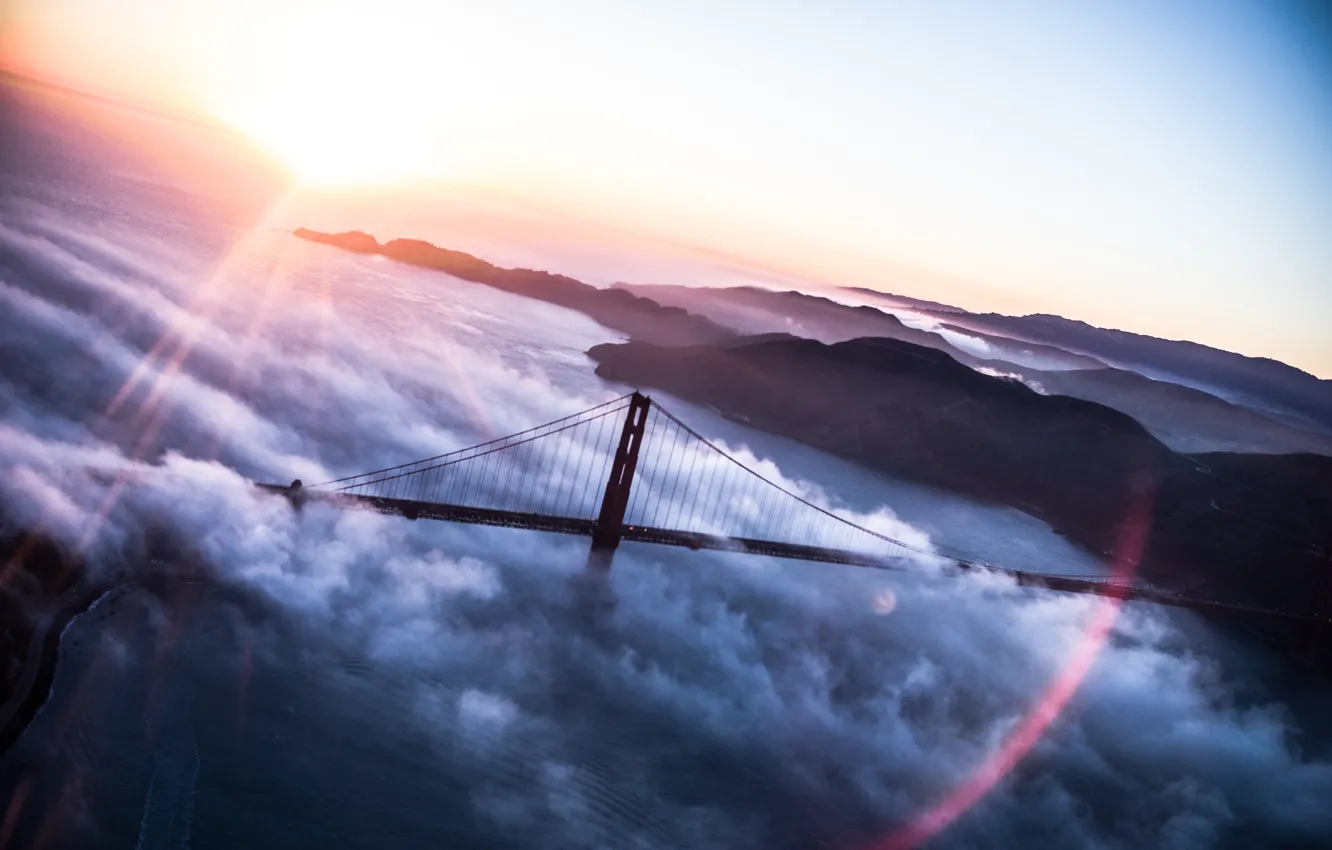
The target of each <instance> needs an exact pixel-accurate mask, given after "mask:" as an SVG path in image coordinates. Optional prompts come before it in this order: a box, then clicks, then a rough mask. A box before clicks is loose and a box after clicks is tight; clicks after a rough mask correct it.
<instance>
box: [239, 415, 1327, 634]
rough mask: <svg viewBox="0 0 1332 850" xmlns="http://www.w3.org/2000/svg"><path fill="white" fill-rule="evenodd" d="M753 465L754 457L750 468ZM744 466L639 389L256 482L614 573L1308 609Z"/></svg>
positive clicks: (300, 500)
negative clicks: (963, 584) (451, 526)
mask: <svg viewBox="0 0 1332 850" xmlns="http://www.w3.org/2000/svg"><path fill="white" fill-rule="evenodd" d="M754 465H756V466H757V465H760V464H757V463H756V464H754ZM777 477H778V476H777V475H776V474H772V475H768V476H765V475H764V474H763V473H762V472H760V471H758V470H756V469H755V468H753V466H747V465H746V464H745V463H743V462H741V461H740V460H739V459H737V458H736V457H734V456H732V455H731V454H729V453H728V452H727V451H725V450H724V449H723V448H721V447H720V446H718V445H716V444H715V443H713V442H712V441H710V440H708V439H707V438H705V437H703V436H702V435H701V434H699V433H698V432H697V431H695V430H694V429H692V428H690V427H689V426H688V425H686V424H685V423H684V422H682V421H681V420H680V419H679V418H677V417H676V416H675V415H674V414H672V413H671V412H670V411H668V410H666V409H665V408H664V407H662V406H661V405H659V404H655V403H653V401H652V400H651V399H650V398H649V397H648V396H645V395H643V394H641V393H638V392H634V393H630V394H629V395H625V396H622V397H620V398H617V399H614V400H612V401H608V402H605V403H603V404H599V405H597V406H595V407H592V408H589V409H587V410H584V411H581V412H579V413H574V414H571V415H569V416H565V417H562V418H560V419H556V420H554V421H553V422H547V423H546V424H544V425H539V426H537V427H535V428H530V429H528V430H526V431H521V432H519V433H516V434H511V435H509V436H507V437H501V438H498V439H495V440H491V441H489V442H485V443H481V444H479V445H475V446H469V447H467V448H463V449H458V450H456V451H452V452H448V453H446V454H441V455H436V456H434V457H428V458H423V459H421V460H416V461H411V462H409V463H403V464H399V465H397V466H391V467H386V468H384V469H376V470H373V471H371V472H363V473H360V474H358V475H351V476H348V477H345V478H340V479H337V480H334V481H328V482H324V483H322V484H318V485H313V486H303V485H302V483H301V482H300V481H293V482H292V483H291V484H286V485H283V484H260V485H259V486H260V487H262V488H265V489H267V490H271V491H274V492H278V493H281V494H283V495H285V496H286V497H287V498H289V499H291V500H292V502H293V503H294V504H297V505H298V506H299V505H303V504H306V503H308V502H310V501H320V502H326V503H331V504H334V505H339V506H345V507H359V508H366V509H370V510H374V511H378V512H381V513H385V514H394V515H398V516H402V517H406V518H408V519H413V520H417V519H433V520H445V521H449V522H462V523H472V524H478V525H491V526H503V527H507V528H515V529H531V530H535V531H545V532H556V533H561V534H575V535H582V536H585V537H588V538H591V548H590V553H589V559H588V565H589V568H590V569H594V570H609V569H610V566H611V562H612V559H613V557H614V553H615V550H616V549H617V547H618V546H619V545H620V543H621V541H624V540H630V541H637V542H642V543H655V544H659V545H665V546H679V547H684V548H688V549H693V550H701V549H712V550H721V551H728V552H742V553H750V554H756V555H766V556H769V557H777V558H791V559H796V560H801V561H814V562H823V563H832V564H847V565H851V566H858V567H871V568H876V569H899V570H910V569H917V570H919V569H921V568H922V567H928V566H930V565H934V566H936V567H938V568H941V569H942V570H944V571H948V570H953V571H955V572H964V571H989V572H993V573H1002V574H1005V575H1008V576H1010V577H1012V578H1013V579H1014V580H1015V581H1016V583H1017V584H1019V585H1022V586H1028V587H1040V588H1047V589H1050V590H1058V591H1066V592H1072V593H1087V594H1095V595H1098V596H1107V597H1113V598H1118V599H1124V600H1140V601H1145V602H1153V603H1157V604H1162V605H1173V606H1180V607H1186V608H1194V609H1215V610H1220V611H1230V612H1237V613H1248V614H1258V615H1264V616H1271V617H1279V618H1287V619H1294V620H1319V619H1323V618H1319V617H1314V616H1312V615H1310V614H1306V613H1300V612H1287V611H1277V610H1270V609H1263V608H1255V607H1250V606H1246V605H1242V604H1237V603H1233V602H1228V601H1224V600H1216V599H1207V598H1202V597H1198V596H1190V595H1188V594H1185V593H1179V592H1172V591H1170V590H1163V589H1160V588H1154V587H1152V586H1149V585H1147V584H1145V583H1143V582H1140V581H1133V582H1120V581H1113V580H1109V579H1103V578H1097V577H1090V576H1086V575H1052V574H1049V573H1044V572H1039V571H1035V570H1026V569H1017V568H1013V567H1010V566H1002V565H998V564H992V563H987V562H983V561H978V560H975V559H971V558H967V557H954V556H950V555H947V554H944V553H941V552H939V551H931V550H926V549H922V548H919V547H916V546H913V545H911V544H909V543H906V542H903V541H900V540H897V539H894V538H893V537H891V536H889V535H887V534H885V533H882V532H879V531H875V530H874V529H872V528H869V527H866V526H865V525H862V524H858V523H857V522H855V521H853V520H852V519H851V518H849V517H848V516H845V515H843V513H842V512H838V511H836V510H833V509H831V508H829V507H827V506H824V505H820V504H817V503H816V502H814V501H813V500H812V499H811V498H810V497H807V496H805V495H801V494H800V493H798V492H796V490H797V489H798V488H796V487H794V486H790V485H783V484H782V483H779V482H778V481H776V480H774V479H775V478H777Z"/></svg>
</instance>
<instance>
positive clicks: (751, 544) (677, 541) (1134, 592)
mask: <svg viewBox="0 0 1332 850" xmlns="http://www.w3.org/2000/svg"><path fill="white" fill-rule="evenodd" d="M258 486H259V487H261V488H262V489H265V490H269V491H272V492H274V493H278V494H280V495H283V496H286V497H287V498H289V499H291V500H293V501H294V502H296V503H297V504H298V505H299V504H304V503H305V502H309V501H319V502H324V503H328V504H333V505H339V506H343V507H355V508H365V509H368V510H373V511H377V512H379V513H384V514H393V515H396V516H402V517H406V518H408V519H434V520H443V521H447V522H462V523H469V524H472V525H492V526H502V527H505V528H523V529H529V530H532V531H548V532H554V533H557V534H574V535H579V536H583V537H592V536H593V534H594V533H595V532H596V521H595V520H590V519H580V518H577V517H558V516H547V515H544V514H533V513H522V512H519V511H506V510H495V509H492V508H478V507H470V506H467V505H449V504H440V503H436V502H423V501H416V500H412V499H392V498H387V497H382V496H360V495H350V494H345V493H330V492H321V491H317V490H292V489H291V488H290V487H287V486H285V485H281V484H259V485H258ZM621 538H622V539H624V540H632V541H635V542H639V543H655V544H658V545H662V546H679V547H682V548H686V549H693V550H699V549H711V550H716V551H723V552H738V553H743V554H750V555H767V556H769V557H773V558H789V559H792V560H797V561H814V562H820V563H829V564H845V565H848V566H855V567H869V568H873V569H888V570H905V569H910V567H909V564H908V562H907V561H906V560H905V559H903V558H900V557H875V556H872V555H866V554H864V553H859V552H852V551H848V550H844V549H829V548H824V547H819V546H803V545H800V544H796V543H782V542H778V541H774V540H756V539H752V538H746V537H718V536H715V535H709V534H700V533H697V532H690V531H675V530H672V529H666V528H650V527H646V526H639V525H625V526H622V527H621ZM948 564H949V567H950V568H955V569H957V570H959V571H963V572H967V571H970V572H991V573H1001V574H1003V575H1008V576H1011V577H1012V578H1013V579H1014V581H1016V582H1017V584H1019V585H1021V586H1023V587H1036V588H1043V589H1046V590H1057V591H1063V592H1066V593H1082V594H1091V595H1095V596H1105V597H1110V598H1114V599H1123V600H1127V601H1141V602H1151V603H1155V604H1157V605H1171V606H1174V607H1179V608H1192V609H1195V610H1214V611H1224V612H1230V613H1243V614H1253V615H1259V616H1264V617H1274V618H1278V619H1290V620H1308V619H1312V618H1310V617H1307V616H1304V615H1299V614H1292V613H1287V612H1285V611H1270V610H1267V609H1263V608H1253V607H1250V606H1247V605H1239V604H1235V603H1229V602H1221V601H1217V600H1210V599H1196V598H1193V597H1187V596H1180V595H1176V594H1172V593H1167V592H1164V591H1159V590H1152V589H1150V588H1141V587H1128V586H1125V585H1122V584H1114V583H1112V582H1108V581H1104V580H1099V579H1095V578H1077V577H1072V576H1051V575H1046V574H1044V573H1039V572H1034V571H1026V570H1013V569H1003V568H997V567H993V566H990V565H987V564H977V563H970V562H967V561H951V560H950V561H949V562H948Z"/></svg>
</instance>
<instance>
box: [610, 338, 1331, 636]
mask: <svg viewBox="0 0 1332 850" xmlns="http://www.w3.org/2000/svg"><path fill="white" fill-rule="evenodd" d="M589 354H590V355H591V356H592V358H593V359H595V360H596V361H597V362H598V367H597V373H598V374H599V375H601V376H602V377H604V378H607V379H609V380H615V381H620V382H624V383H628V384H633V385H638V386H652V387H659V388H661V389H664V390H667V391H669V392H671V393H674V394H676V395H679V396H681V397H684V398H688V399H692V400H695V401H698V402H701V403H705V404H709V405H712V406H713V407H715V408H717V409H718V410H720V411H721V412H722V413H724V414H727V415H731V416H735V417H743V419H744V420H746V421H748V422H749V423H751V424H753V425H755V426H756V427H759V428H763V429H765V430H768V431H772V432H774V433H778V434H783V435H785V436H788V437H792V438H794V439H797V440H799V441H801V442H804V443H807V444H809V445H812V446H816V447H818V448H820V449H823V450H826V451H828V452H830V453H832V454H836V455H840V456H842V457H846V458H848V459H851V460H854V461H857V462H859V463H861V464H863V465H865V466H867V467H870V468H872V469H877V470H881V471H883V472H887V473H890V474H893V475H898V476H903V477H908V478H911V479H914V480H917V481H921V482H925V483H928V484H932V485H935V486H939V487H944V488H947V489H950V490H954V491H956V492H959V493H963V494H965V495H968V496H971V497H974V498H978V499H982V500H986V501H990V502H997V503H1002V504H1006V505H1012V506H1014V507H1018V508H1020V509H1022V510H1025V511H1027V512H1029V513H1032V514H1033V515H1036V516H1039V517H1041V518H1042V519H1044V520H1046V521H1047V522H1048V523H1049V524H1050V525H1051V526H1052V527H1053V528H1054V529H1055V530H1057V531H1058V532H1059V533H1061V534H1063V535H1064V536H1066V537H1068V538H1069V539H1070V540H1072V541H1074V542H1076V543H1078V544H1080V545H1082V546H1083V547H1085V548H1087V549H1088V550H1090V551H1092V552H1097V553H1104V552H1108V551H1110V550H1111V549H1113V548H1114V547H1115V545H1116V541H1117V540H1118V539H1119V538H1120V533H1121V528H1122V526H1123V524H1124V522H1125V519H1126V518H1127V517H1132V516H1135V515H1140V516H1144V517H1146V518H1148V520H1149V522H1150V533H1149V535H1148V539H1147V549H1146V553H1145V556H1144V560H1143V564H1142V574H1143V575H1144V576H1146V577H1148V578H1151V579H1153V580H1155V581H1158V582H1162V583H1164V584H1168V585H1173V586H1177V587H1185V586H1187V587H1191V588H1194V591H1193V592H1199V593H1203V594H1205V595H1207V596H1209V597H1211V598H1217V599H1225V600H1227V601H1234V602H1241V603H1246V604H1254V605H1264V606H1272V607H1277V608H1291V609H1301V610H1302V609H1304V608H1307V606H1309V605H1310V604H1312V599H1311V594H1312V593H1313V592H1314V591H1315V590H1316V589H1318V588H1322V587H1324V586H1325V585H1327V583H1328V575H1327V573H1328V566H1327V562H1326V560H1325V559H1324V558H1325V554H1324V553H1325V552H1326V550H1327V548H1328V547H1329V545H1332V458H1325V457H1320V456H1317V455H1275V456H1274V455H1233V454H1208V455H1184V454H1178V453H1176V452H1173V451H1171V450H1170V449H1169V448H1167V447H1166V446H1165V445H1164V444H1162V443H1161V442H1160V441H1159V440H1157V439H1156V438H1155V437H1153V436H1152V435H1151V434H1150V433H1148V432H1147V430H1146V429H1144V428H1143V427H1142V426H1141V425H1140V424H1139V423H1138V422H1137V421H1136V420H1134V419H1133V418H1131V417H1129V416H1128V415H1126V414H1123V413H1120V412H1118V411H1116V410H1113V409H1111V408H1108V407H1105V406H1103V405H1100V404H1096V403H1094V402H1089V401H1085V400H1082V399H1075V398H1070V397H1067V396H1044V395H1040V394H1038V393H1036V392H1033V391H1032V390H1030V389H1028V388H1027V387H1026V386H1024V385H1023V384H1021V383H1019V382H1017V381H1012V380H1006V379H1002V378H992V377H989V376H987V375H982V374H980V373H978V372H976V371H975V370H973V369H970V368H968V367H966V366H964V365H962V364H960V363H958V362H957V361H955V360H953V359H952V358H950V357H948V356H947V355H945V354H942V353H940V352H937V351H933V350H930V349H923V348H920V347H919V346H914V345H911V344H909V343H903V342H899V341H896V340H878V339H858V340H851V341H848V342H842V343H837V344H834V345H825V344H823V343H819V342H813V341H810V340H772V341H768V342H762V343H758V344H753V345H731V346H727V347H715V346H697V347H691V348H685V349H671V350H667V349H662V348H659V347H656V346H652V345H647V344H643V343H633V342H631V343H628V344H624V345H599V346H596V347H594V348H593V349H592V350H591V351H590V352H589ZM1012 566H1016V567H1020V566H1022V565H1020V564H1014V565H1012Z"/></svg>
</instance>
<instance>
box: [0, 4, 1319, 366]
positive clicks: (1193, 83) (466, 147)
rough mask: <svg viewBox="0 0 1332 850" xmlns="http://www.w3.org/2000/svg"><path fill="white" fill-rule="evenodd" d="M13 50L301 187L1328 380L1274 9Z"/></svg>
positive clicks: (859, 18)
mask: <svg viewBox="0 0 1332 850" xmlns="http://www.w3.org/2000/svg"><path fill="white" fill-rule="evenodd" d="M5 15H6V17H5V19H4V30H5V32H4V39H5V47H6V50H5V53H6V54H7V55H10V56H11V57H13V59H12V60H11V61H12V62H13V64H15V65H16V66H19V67H22V68H25V69H27V70H29V71H31V72H34V73H37V74H39V75H43V76H47V77H52V78H56V79H59V80H61V81H64V82H66V83H71V84H74V85H80V86H82V87H95V88H99V89H101V90H103V91H106V92H109V93H113V94H119V95H125V96H130V97H136V98H140V99H145V100H151V101H157V102H163V103H168V104H170V105H172V106H176V107H182V108H186V109H192V110H195V111H199V112H204V113H207V114H209V115H212V116H214V117H216V118H219V119H220V120H223V121H226V122H228V123H230V124H233V125H235V126H237V127H238V128H240V129H242V130H244V131H245V132H247V133H249V134H251V135H253V136H254V137H255V138H256V139H258V140H259V141H260V142H262V143H264V144H265V145H267V146H268V147H269V148H270V149H271V150H272V151H273V152H274V154H275V155H277V156H278V157H279V158H281V159H283V161H285V162H287V163H288V165H289V166H290V167H291V168H292V169H293V171H295V172H297V173H299V174H302V175H303V176H304V177H305V178H307V179H311V180H317V181H318V180H322V181H336V180H346V181H347V182H348V183H349V184H351V183H355V182H356V181H358V180H359V181H370V180H387V179H405V178H411V177H429V178H432V179H441V180H446V181H454V182H460V183H467V184H476V185H485V186H491V187H494V188H497V189H500V190H503V191H505V192H509V193H511V194H516V195H519V196H522V197H525V198H528V199H530V200H532V201H533V202H534V203H540V204H542V205H544V206H546V207H549V208H553V209H557V210H559V211H562V212H567V213H570V214H573V215H577V216H582V217H586V218H589V219H592V220H594V221H601V222H607V223H613V224H616V225H619V226H622V227H625V228H628V229H631V230H634V231H637V232H640V233H644V234H648V235H652V236H656V237H661V238H665V239H669V240H672V241H675V242H678V243H683V244H687V245H691V246H698V247H703V248H708V249H716V250H721V251H726V252H728V253H731V254H735V255H739V256H743V257H747V258H751V259H753V260H755V261H757V262H762V263H765V264H769V265H771V266H774V267H778V268H781V269H784V270H786V271H789V272H791V273H794V274H799V275H802V276H805V277H807V278H810V279H811V280H815V281H820V282H825V283H845V284H850V285H862V286H872V287H875V288H879V289H884V290H887V291H897V292H902V293H904V294H909V295H916V296H921V297H927V298H933V299H936V300H942V301H950V302H954V303H959V304H961V305H962V306H966V307H970V308H973V309H980V310H997V311H1001V312H1010V313H1026V312H1057V313H1061V314H1064V315H1068V316H1071V317H1076V318H1082V319H1086V320H1088V321H1091V322H1093V323H1096V324H1102V325H1111V326H1117V327H1123V328H1126V329H1132V330H1138V331H1142V332H1146V333H1152V334H1156V335H1161V336H1167V337H1175V338H1180V337H1185V338H1192V339H1196V340H1199V341H1201V342H1206V343H1209V344H1213V345H1218V346H1221V347H1225V348H1231V349H1233V350H1238V351H1242V352H1244V353H1249V354H1259V355H1268V356H1273V357H1277V358H1280V359H1283V360H1286V361H1288V362H1291V363H1294V364H1296V365H1299V366H1302V367H1303V368H1306V369H1309V370H1311V371H1314V372H1315V373H1318V374H1320V375H1323V376H1332V342H1329V340H1332V334H1329V333H1328V332H1327V330H1326V323H1327V318H1328V317H1330V316H1332V238H1329V234H1332V24H1330V23H1329V12H1328V11H1327V8H1326V6H1324V5H1320V4H1317V3H1306V4H1300V3H1288V2H1279V1H1278V0H1269V2H1226V0H1210V1H1209V2H1183V0H1159V2H1140V0H1122V2H1103V3H1093V2H1078V3H1075V2H1065V3H1051V2H1026V1H1025V0H1010V2H1005V3H990V2H982V0H965V1H964V0H940V2H929V3H926V2H918V3H847V2H840V3H839V2H829V3H823V4H817V5H814V4H804V3H794V2H784V0H774V2H765V3H750V2H741V1H740V0H712V2H687V1H686V2H678V3H672V4H658V5H656V6H653V5H648V4H630V3H618V2H608V0H607V1H603V0H574V2H570V3H563V4H559V5H554V4H540V3H535V2H524V1H523V0H499V2H491V3H486V4H479V5H468V6H464V5H461V4H451V3H435V4H424V3H416V2H410V0H382V2H376V3H369V2H357V1H356V0H345V1H344V2H339V0H329V2H326V3H315V2H313V1H312V0H290V2H287V3H280V2H273V3H267V2H264V3H261V2H258V0H232V2H222V0H195V2H192V3H189V4H178V3H166V2H163V0H42V1H41V2H38V0H13V2H12V3H10V4H9V7H8V8H7V10H6V12H5Z"/></svg>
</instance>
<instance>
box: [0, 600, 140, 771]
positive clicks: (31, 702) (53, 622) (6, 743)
mask: <svg viewBox="0 0 1332 850" xmlns="http://www.w3.org/2000/svg"><path fill="white" fill-rule="evenodd" d="M114 589H115V586H114V585H109V584H90V585H78V586H76V587H74V588H71V589H70V590H69V591H67V592H66V593H65V594H64V595H62V596H61V597H60V599H58V600H56V606H57V607H56V608H55V610H54V611H48V612H47V615H46V618H45V622H44V623H43V626H42V627H41V629H40V631H41V634H40V635H39V634H35V633H34V635H33V638H32V640H31V642H30V643H29V645H28V657H27V660H26V662H25V663H24V670H23V675H22V677H21V678H20V680H19V683H18V685H17V686H16V687H15V689H14V691H13V692H12V693H10V695H9V698H8V699H7V700H6V701H5V702H4V703H3V704H0V758H3V757H4V756H5V754H6V753H8V751H9V748H10V747H12V746H13V745H14V743H15V742H17V741H18V739H19V738H20V737H22V735H23V732H24V731H25V730H26V729H27V728H28V725H29V724H30V723H32V721H33V719H34V718H36V716H37V714H38V712H40V711H41V709H42V706H44V705H46V701H47V699H48V698H49V697H50V695H51V686H52V685H53V684H54V683H55V675H56V668H57V667H58V666H59V661H60V646H61V640H62V639H63V638H64V634H65V630H66V629H67V628H69V626H70V624H72V623H73V622H74V621H75V620H76V619H77V618H78V617H79V616H80V615H81V614H83V613H85V612H87V611H88V610H89V609H90V608H92V607H93V605H95V604H96V603H97V602H98V601H99V600H100V599H102V598H103V597H104V596H106V594H107V593H110V592H111V591H112V590H114ZM34 656H35V657H34Z"/></svg>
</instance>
